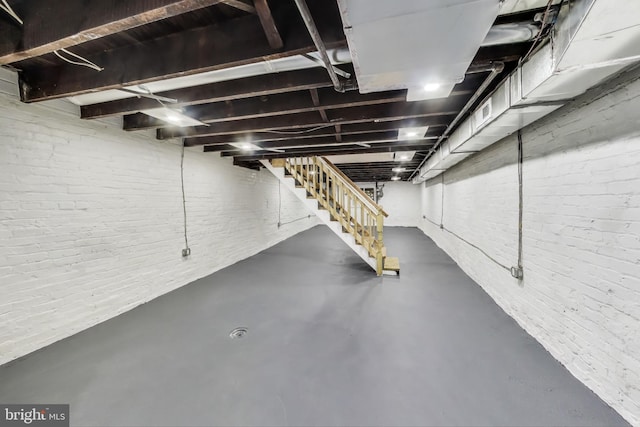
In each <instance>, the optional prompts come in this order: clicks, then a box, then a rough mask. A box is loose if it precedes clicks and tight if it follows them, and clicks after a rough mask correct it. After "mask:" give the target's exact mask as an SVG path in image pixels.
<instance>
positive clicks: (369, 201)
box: [319, 157, 389, 218]
mask: <svg viewBox="0 0 640 427" xmlns="http://www.w3.org/2000/svg"><path fill="white" fill-rule="evenodd" d="M319 159H320V160H321V161H323V162H325V163H326V164H327V165H329V167H331V169H333V171H334V172H335V173H336V174H337V175H338V176H339V177H340V178H342V180H343V181H344V182H345V183H346V184H347V185H348V186H350V187H351V189H353V190H355V193H356V194H357V195H358V196H360V197H359V198H360V200H361V201H362V202H363V203H366V204H368V205H369V206H370V207H371V210H373V211H377V212H378V213H381V214H382V215H384V216H385V218H386V217H388V216H389V214H388V213H386V212H385V210H384V209H382V206H380V205H379V204H377V203H376V202H374V201H373V200H372V199H371V197H369V196H368V195H367V193H365V192H364V191H362V188H360V187H358V186H357V185H356V184H355V182H353V181H352V180H351V178H349V177H348V176H347V175H345V173H344V172H342V171H341V170H340V169H339V168H338V167H336V165H334V164H333V163H331V161H330V160H329V159H327V158H326V157H320V158H319Z"/></svg>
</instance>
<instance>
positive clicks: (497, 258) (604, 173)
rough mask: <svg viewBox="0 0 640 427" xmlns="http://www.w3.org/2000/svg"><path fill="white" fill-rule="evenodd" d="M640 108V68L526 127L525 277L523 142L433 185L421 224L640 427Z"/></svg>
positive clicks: (494, 149) (505, 144)
mask: <svg viewBox="0 0 640 427" xmlns="http://www.w3.org/2000/svg"><path fill="white" fill-rule="evenodd" d="M638 111H640V71H638V70H635V71H629V72H627V73H624V74H622V75H620V76H618V77H616V78H615V79H613V80H611V81H609V82H607V83H606V84H604V85H602V86H600V87H598V88H595V89H593V90H592V91H590V92H589V93H587V94H585V95H584V96H582V97H581V98H579V99H577V100H576V101H574V102H573V103H572V104H570V105H568V106H566V107H564V108H562V109H560V110H558V111H557V112H556V113H554V114H553V115H551V116H547V117H546V118H544V119H542V120H540V121H538V122H537V123H534V124H533V125H532V126H529V127H528V128H526V129H524V130H523V132H522V137H523V142H524V168H523V176H524V181H523V191H524V197H523V201H524V211H523V214H524V218H523V266H524V280H522V281H518V280H517V279H514V278H512V277H511V275H510V273H509V272H508V271H506V270H505V268H503V266H504V267H510V266H514V265H516V263H517V241H518V240H517V236H518V178H517V140H516V138H515V136H512V137H509V138H506V139H505V140H503V141H501V142H499V143H497V144H495V145H493V146H491V147H489V148H488V149H487V150H485V151H483V152H481V153H479V154H477V155H475V156H473V157H471V158H469V159H467V160H466V161H464V162H462V163H460V164H459V165H457V166H456V167H454V168H452V169H450V170H448V171H447V172H446V173H445V174H444V177H442V176H439V177H436V178H434V179H433V180H431V181H428V182H426V183H425V184H423V185H422V215H423V216H424V218H423V219H422V226H421V227H422V229H423V230H424V232H425V233H426V234H427V235H428V236H430V237H431V238H432V239H433V240H434V241H435V242H436V243H437V244H438V245H439V246H440V247H442V248H443V249H444V250H445V251H446V252H447V253H448V254H449V255H450V256H451V257H452V258H453V259H454V260H455V261H456V262H457V263H458V264H459V265H460V266H461V267H462V269H463V270H464V271H465V272H467V273H468V274H469V275H470V276H471V277H472V278H473V279H474V280H475V281H476V282H478V283H479V284H480V285H481V286H482V287H483V288H484V289H485V290H486V292H487V293H488V294H489V295H491V297H493V298H494V299H495V301H496V302H497V303H498V304H499V305H500V306H501V307H502V308H503V309H504V310H505V311H506V312H507V313H509V314H510V315H511V316H513V317H514V318H515V319H516V321H517V322H518V323H519V324H520V325H521V326H522V327H523V328H524V329H526V330H527V331H528V332H529V333H530V334H531V335H532V336H534V337H535V338H536V339H537V340H538V341H540V343H542V344H543V345H544V346H545V348H546V349H547V350H548V351H549V352H550V353H551V354H553V356H554V357H556V358H557V359H558V360H559V361H560V362H561V363H562V364H564V365H565V366H566V367H567V368H568V369H569V371H571V372H572V373H573V374H574V375H575V376H576V377H577V378H578V379H580V380H581V381H582V382H584V383H585V384H586V385H587V386H588V387H590V388H591V389H592V390H593V391H595V392H596V393H597V394H598V395H599V396H600V397H602V398H603V400H605V401H606V402H608V403H609V404H610V405H611V406H612V407H613V408H615V409H616V410H617V411H618V412H619V413H620V414H621V415H622V416H623V417H625V418H626V419H627V420H629V421H630V422H631V423H632V424H634V425H640V167H639V164H640V121H639V120H638V115H637V114H638V113H637V112H638ZM443 188H444V203H443V202H442V200H443V197H442V196H443ZM441 217H442V223H443V225H444V229H440V227H439V224H440V222H441ZM452 233H455V235H454V234H452ZM456 235H457V236H456ZM461 238H462V239H464V240H466V242H464V241H463V240H461ZM471 244H473V245H475V246H476V247H475V248H474V247H473V246H472V245H471ZM482 251H484V252H485V253H483V252H482ZM489 257H491V258H493V261H492V260H490V259H489ZM501 265H503V266H501Z"/></svg>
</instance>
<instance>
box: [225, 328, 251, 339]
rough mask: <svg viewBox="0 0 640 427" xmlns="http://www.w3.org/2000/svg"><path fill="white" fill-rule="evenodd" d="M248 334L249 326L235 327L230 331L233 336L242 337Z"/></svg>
mask: <svg viewBox="0 0 640 427" xmlns="http://www.w3.org/2000/svg"><path fill="white" fill-rule="evenodd" d="M246 334H247V328H235V329H234V330H233V331H231V333H229V336H230V337H231V338H234V339H235V338H242V337H244V336H245V335H246Z"/></svg>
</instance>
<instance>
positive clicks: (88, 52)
mask: <svg viewBox="0 0 640 427" xmlns="http://www.w3.org/2000/svg"><path fill="white" fill-rule="evenodd" d="M8 3H9V4H10V5H11V7H12V9H13V10H14V11H15V12H16V14H17V15H18V16H20V17H21V18H22V20H23V21H24V25H20V24H19V23H18V22H16V20H14V19H13V18H11V17H10V16H9V15H8V14H4V13H1V11H0V65H7V66H11V67H12V68H14V69H17V70H18V71H19V84H20V96H21V99H22V101H24V102H40V101H45V100H50V99H57V98H65V97H76V98H74V99H80V100H82V99H89V98H87V97H88V96H90V95H89V94H94V93H96V92H100V91H105V90H109V89H111V90H113V89H119V88H129V89H131V88H139V87H140V85H145V84H154V83H158V82H164V81H168V79H174V78H176V77H180V78H185V77H198V76H202V75H204V74H203V73H210V72H213V71H216V70H226V69H231V68H233V67H239V66H245V65H247V64H264V66H265V67H267V68H268V67H269V66H271V64H276V63H277V61H278V60H280V59H282V58H293V57H296V56H298V55H305V54H311V53H313V52H315V51H316V46H315V45H314V43H313V40H312V38H311V37H310V35H309V32H308V30H307V27H306V26H305V23H304V21H303V19H302V18H301V16H300V13H299V11H298V9H297V7H296V4H295V2H294V0H280V1H275V0H269V1H268V0H244V1H242V0H179V1H178V0H128V1H126V2H122V1H95V2H87V1H84V0H67V1H64V2H49V1H45V0H37V1H36V0H8ZM307 4H308V6H309V9H310V12H311V14H312V16H313V20H314V22H315V23H316V25H317V27H318V30H319V33H320V36H321V38H322V41H323V42H324V44H325V45H326V46H327V48H328V49H344V48H346V38H345V34H344V30H343V25H342V21H341V17H340V13H339V11H338V6H337V4H336V2H335V0H307ZM536 12H539V10H528V11H518V12H517V13H514V14H512V15H506V16H500V17H499V18H498V20H497V21H496V23H500V24H504V23H509V22H524V21H527V22H530V21H532V20H533V16H534V14H535V13H536ZM530 47H531V43H530V42H523V43H513V44H506V45H499V46H491V47H482V48H480V49H479V50H478V52H477V54H476V56H475V59H474V60H473V62H472V64H471V66H470V67H469V70H468V71H467V75H466V78H465V79H464V81H463V82H462V83H460V84H458V85H457V86H456V87H455V88H454V90H453V92H452V94H451V96H449V97H448V98H444V99H437V100H429V101H418V102H407V101H406V90H394V91H386V92H376V93H369V94H361V93H359V92H358V90H357V81H356V78H355V74H354V69H353V66H352V65H351V64H348V63H347V64H340V65H337V67H338V68H339V70H338V71H339V73H340V74H344V73H348V74H349V75H351V77H350V78H349V79H344V78H342V80H343V83H344V85H345V86H346V88H347V89H350V90H347V91H345V92H344V93H341V92H337V91H335V90H334V88H333V83H332V81H331V79H330V78H329V76H328V74H327V70H326V69H324V68H322V67H321V66H319V65H318V64H315V63H312V62H311V60H309V63H310V64H309V65H308V66H309V67H310V68H305V69H297V70H284V71H281V72H271V73H269V72H268V71H267V72H265V73H262V74H261V75H253V76H248V77H242V76H241V77H238V78H235V79H232V80H225V81H212V82H204V83H202V81H200V80H194V82H196V83H194V84H193V85H190V84H188V80H187V84H182V85H181V87H174V88H169V89H166V90H160V91H156V92H154V95H157V96H161V97H163V98H167V99H171V100H175V101H176V102H174V103H172V104H171V108H180V109H181V112H182V113H183V114H185V115H187V116H189V117H192V118H194V119H197V120H199V121H201V122H203V123H205V124H206V125H203V126H195V127H185V128H178V127H175V126H172V125H170V124H168V123H167V122H164V121H162V120H159V119H156V118H153V117H151V116H149V115H147V114H144V113H142V112H141V111H143V110H146V109H153V108H158V107H161V105H160V104H159V102H158V101H157V100H155V99H152V98H149V97H144V96H139V97H136V96H134V95H132V94H126V95H122V96H120V97H118V99H115V98H113V99H111V100H108V101H105V102H88V103H87V102H80V103H81V104H83V105H81V107H80V108H81V117H82V118H83V119H86V120H91V119H97V118H103V117H110V116H122V117H123V129H124V130H125V131H131V132H135V131H139V130H143V129H156V132H157V138H158V139H168V138H182V139H183V141H184V144H185V146H189V147H196V146H198V147H200V146H201V147H203V150H204V151H205V152H207V153H209V154H208V155H212V156H214V155H221V156H223V157H233V162H234V164H236V165H239V166H243V167H249V168H258V167H259V165H260V164H259V162H258V160H261V159H270V158H278V157H288V156H298V155H300V156H311V155H342V154H367V153H395V152H415V153H416V154H415V155H414V156H413V158H412V159H410V160H407V161H405V162H395V161H393V159H392V157H393V156H392V155H389V156H390V158H391V159H390V160H388V161H377V162H359V161H357V160H354V162H353V163H341V164H339V167H340V168H341V169H342V170H343V171H344V172H345V173H346V174H347V175H349V176H350V177H351V178H352V179H354V180H356V181H374V180H380V181H384V180H389V179H390V178H391V177H392V176H396V175H397V176H400V177H401V178H402V179H407V178H408V177H409V176H410V174H411V172H412V171H413V170H414V169H415V167H416V166H417V165H418V164H420V162H421V161H422V160H423V159H424V158H425V156H428V155H429V152H430V149H431V148H433V145H434V143H435V142H436V141H437V140H438V138H439V137H440V136H441V135H442V133H443V132H444V130H445V129H446V128H447V126H448V125H449V124H450V123H451V121H452V120H453V119H454V118H455V117H456V115H457V114H458V113H459V112H460V110H461V109H462V108H463V106H464V105H465V104H466V103H467V102H468V100H469V99H470V98H471V97H472V96H473V94H474V93H475V92H476V90H477V89H478V88H479V87H480V86H481V84H482V82H483V81H484V80H485V78H486V76H487V75H488V74H489V70H490V68H491V65H492V64H493V63H495V62H498V61H500V62H504V63H505V69H504V71H503V73H502V74H501V76H499V77H498V78H497V79H496V81H495V83H494V84H493V85H491V86H490V87H488V88H487V89H486V92H489V91H490V90H492V88H493V87H494V86H495V84H497V83H498V82H499V81H500V80H501V77H502V76H506V75H507V73H509V71H510V70H512V69H513V68H514V67H515V65H516V64H517V61H518V60H519V59H521V58H522V56H523V55H524V54H525V53H526V52H527V51H528V50H529V49H530ZM62 49H67V50H68V51H71V52H73V53H74V54H76V55H79V56H81V57H83V58H86V59H87V60H89V61H91V62H93V63H95V64H97V65H99V66H100V67H102V68H103V71H100V72H98V71H95V70H92V69H89V68H87V67H82V66H77V65H73V64H69V63H66V62H63V61H62V60H60V58H58V57H57V56H56V55H54V51H60V50H62ZM143 87H144V86H143ZM140 90H141V89H140ZM123 96H127V97H124V98H123ZM83 97H85V98H83ZM427 126H428V131H427V132H426V134H424V136H423V135H420V137H418V138H416V139H399V138H398V132H399V129H402V128H407V127H427ZM243 143H251V144H253V146H252V147H253V151H246V150H245V149H243V145H242V144H243ZM232 144H233V145H232ZM255 147H258V149H256V148H255ZM399 167H400V168H403V169H404V171H402V172H398V168H399ZM392 169H396V172H393V171H392Z"/></svg>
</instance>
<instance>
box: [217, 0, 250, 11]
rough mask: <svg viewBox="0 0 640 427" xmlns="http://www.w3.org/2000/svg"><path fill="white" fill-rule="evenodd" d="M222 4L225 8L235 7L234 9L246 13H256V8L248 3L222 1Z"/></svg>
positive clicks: (230, 0) (231, 0)
mask: <svg viewBox="0 0 640 427" xmlns="http://www.w3.org/2000/svg"><path fill="white" fill-rule="evenodd" d="M222 3H224V4H226V5H227V6H231V7H235V8H236V9H240V10H243V11H245V12H248V13H253V14H255V13H256V8H255V7H253V6H251V5H250V4H248V3H245V2H243V1H242V0H222Z"/></svg>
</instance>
